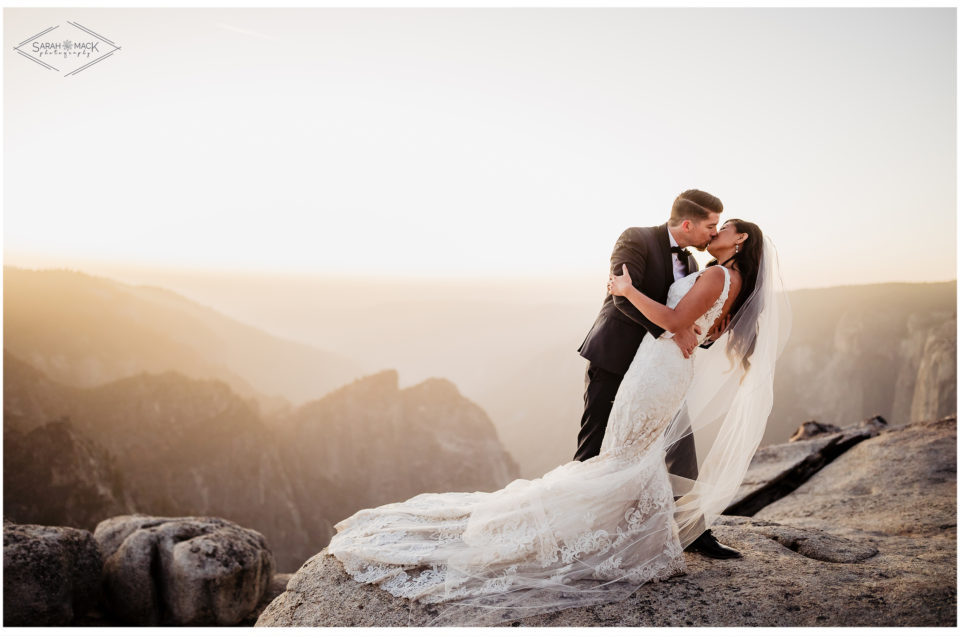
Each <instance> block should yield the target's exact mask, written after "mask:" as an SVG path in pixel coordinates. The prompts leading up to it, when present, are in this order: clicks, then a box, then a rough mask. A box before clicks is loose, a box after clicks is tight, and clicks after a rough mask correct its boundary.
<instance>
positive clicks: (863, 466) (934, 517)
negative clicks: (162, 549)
mask: <svg viewBox="0 0 960 636" xmlns="http://www.w3.org/2000/svg"><path fill="white" fill-rule="evenodd" d="M828 434H832V435H836V434H837V433H832V432H831V433H828ZM843 434H844V433H843V432H841V433H840V435H843ZM872 435H873V437H870V438H866V439H863V440H862V441H860V442H859V443H857V444H856V445H854V446H852V447H850V448H849V449H848V450H847V451H846V452H844V453H843V454H841V455H839V456H838V457H836V458H835V459H833V460H832V461H831V462H830V463H828V464H826V465H825V466H824V467H823V468H821V469H820V470H819V471H818V472H816V473H815V474H813V476H812V477H810V478H809V480H808V481H807V482H806V483H804V484H802V485H800V486H799V487H798V488H796V489H795V490H793V491H792V492H791V493H789V494H787V495H786V496H784V497H783V498H782V499H780V500H778V501H776V502H774V503H771V504H770V505H768V506H766V507H764V508H763V509H762V510H760V511H759V512H758V513H757V514H756V515H755V516H754V517H743V516H724V517H721V518H720V519H719V520H718V521H717V523H715V524H714V526H713V532H714V535H715V536H716V537H717V538H718V539H719V540H720V541H721V542H722V543H725V544H728V545H731V546H733V547H735V548H736V549H738V550H740V551H741V552H742V554H743V558H741V559H733V560H726V561H718V560H713V559H709V558H707V557H704V556H701V555H698V554H689V553H688V554H687V555H686V559H687V570H688V572H687V574H686V575H684V576H679V577H674V578H672V579H669V580H667V581H664V582H661V583H655V584H648V585H644V586H641V587H640V588H638V590H637V591H636V592H635V593H634V594H633V595H631V596H630V597H629V598H628V599H627V600H625V601H623V602H620V603H612V604H608V605H601V606H595V607H588V608H579V609H571V610H565V611H562V612H555V613H552V614H545V615H541V616H534V617H530V618H526V619H523V620H520V621H515V622H514V623H511V624H514V625H525V626H600V625H602V626H648V625H649V626H691V625H696V626H739V625H745V626H754V625H756V626H761V625H762V626H909V625H918V626H949V625H956V577H957V571H956V541H957V536H956V418H955V417H952V418H947V419H945V420H940V421H938V422H930V423H918V424H913V425H909V426H899V427H887V428H883V429H882V430H879V429H878V430H874V431H872ZM434 616H436V609H435V608H431V607H430V606H423V605H420V604H418V603H416V602H411V601H407V600H405V599H398V598H394V597H393V596H391V595H390V594H388V593H387V592H384V591H383V590H381V589H379V588H377V587H375V586H372V585H363V584H359V583H356V582H355V581H354V580H353V579H352V578H351V577H350V576H349V575H347V574H346V573H345V572H344V570H343V568H342V567H341V566H340V563H339V562H338V561H337V560H336V559H335V558H333V557H331V556H329V555H327V553H326V551H325V550H324V551H322V552H320V553H319V554H317V555H315V556H314V557H313V558H311V559H310V560H309V561H307V562H306V563H305V564H304V565H303V567H302V568H301V569H300V571H299V572H297V573H296V574H295V575H294V576H293V577H292V578H291V579H290V582H289V583H288V585H287V589H286V591H285V592H284V593H283V594H281V595H280V596H278V597H277V598H276V599H275V600H274V601H273V602H272V603H271V604H270V605H269V606H268V607H267V609H266V610H264V612H263V614H261V615H260V618H259V620H258V621H257V625H258V626H277V625H304V626H305V625H317V626H351V625H355V626H361V625H366V626H400V625H424V624H427V623H428V622H429V621H430V620H431V619H432V618H433V617H434Z"/></svg>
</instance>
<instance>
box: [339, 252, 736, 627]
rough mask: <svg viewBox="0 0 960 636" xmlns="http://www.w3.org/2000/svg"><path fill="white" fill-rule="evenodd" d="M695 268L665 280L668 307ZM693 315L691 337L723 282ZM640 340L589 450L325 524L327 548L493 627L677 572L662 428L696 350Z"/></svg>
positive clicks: (378, 580) (380, 578) (389, 587)
mask: <svg viewBox="0 0 960 636" xmlns="http://www.w3.org/2000/svg"><path fill="white" fill-rule="evenodd" d="M700 273H701V272H694V273H692V274H690V275H689V276H686V277H684V278H681V279H680V280H678V281H676V282H674V283H673V284H672V285H671V287H670V290H669V294H668V297H667V305H668V306H669V307H675V306H676V305H677V303H678V302H679V301H680V299H681V298H683V296H684V295H685V294H686V293H687V292H688V291H689V290H690V289H691V288H692V287H693V284H694V282H695V281H696V280H697V277H698V276H699V275H700ZM724 275H725V281H724V286H723V292H722V293H721V294H720V297H719V298H718V299H717V300H716V302H715V303H714V304H713V306H712V307H711V308H710V309H709V310H708V311H707V312H706V313H705V314H704V315H703V316H701V317H700V318H699V319H698V320H697V325H698V326H699V327H700V328H701V332H702V335H701V336H700V340H701V341H702V340H703V339H705V338H706V334H707V331H708V330H709V328H710V326H711V325H712V324H713V323H714V321H715V320H716V319H717V317H719V315H720V313H721V310H722V308H723V304H724V302H725V301H726V299H727V295H728V292H729V289H730V273H729V271H728V270H726V269H725V268H724ZM695 355H696V353H694V355H692V356H691V357H690V358H684V357H683V354H682V353H681V351H680V349H679V347H677V346H676V344H674V343H673V342H672V340H670V339H669V338H654V337H653V336H651V335H649V334H648V335H647V336H645V337H644V339H643V341H642V342H641V344H640V348H639V349H638V350H637V353H636V356H635V357H634V359H633V362H632V363H631V364H630V368H629V370H628V371H627V373H626V375H625V376H624V378H623V382H622V383H621V384H620V388H619V390H618V392H617V396H616V399H615V400H614V404H613V409H612V411H611V413H610V419H609V422H608V424H607V429H606V433H605V435H604V440H603V445H602V447H601V451H600V454H599V455H598V456H597V457H594V458H591V459H589V460H587V461H584V462H579V461H571V462H569V463H566V464H563V465H561V466H558V467H557V468H555V469H553V470H551V471H550V472H548V473H547V474H545V475H544V476H543V477H540V478H538V479H533V480H525V479H517V480H515V481H513V482H511V483H510V484H508V485H507V486H506V487H504V488H502V489H501V490H498V491H496V492H492V493H484V492H472V493H465V492H452V493H440V494H438V493H425V494H421V495H417V496H416V497H413V498H412V499H409V500H407V501H404V502H401V503H393V504H387V505H385V506H380V507H378V508H373V509H367V510H361V511H359V512H357V513H356V514H354V515H353V516H351V517H350V518H348V519H345V520H343V521H341V522H340V523H338V524H337V525H336V529H337V534H336V535H335V536H334V537H333V539H331V541H330V545H329V547H328V552H329V553H330V554H332V555H333V556H335V557H336V558H337V559H339V560H340V561H341V562H342V563H343V566H344V569H345V570H346V571H347V572H348V573H349V574H350V575H351V576H352V577H353V578H354V579H356V580H357V581H360V582H364V583H373V584H376V585H379V586H380V587H381V588H383V589H384V590H386V591H388V592H390V593H391V594H393V595H394V596H399V597H405V598H409V599H417V600H419V601H421V602H426V603H439V602H448V603H446V604H445V605H444V606H442V607H440V608H438V609H441V610H444V614H442V615H441V616H445V617H446V618H447V620H449V621H450V622H457V623H461V624H464V623H484V622H487V623H490V622H500V621H504V620H510V619H512V618H517V617H520V616H525V615H530V614H536V613H541V612H545V611H552V610H557V609H562V608H565V607H575V606H583V605H592V604H595V603H600V602H607V601H611V600H619V599H621V598H624V597H625V596H627V595H629V594H630V593H631V592H632V591H633V590H634V589H635V588H636V587H637V585H639V584H642V583H645V582H648V581H655V580H662V579H665V578H668V577H670V576H673V575H676V574H679V573H682V572H684V567H685V566H684V559H683V548H682V546H681V543H680V540H679V538H678V535H677V526H676V523H675V522H674V518H673V514H674V500H673V490H672V488H671V483H670V480H669V478H668V474H667V469H666V465H665V462H664V441H663V435H662V434H663V432H664V430H665V428H666V427H667V426H668V424H670V422H671V420H672V419H673V417H674V416H675V414H676V413H677V410H678V408H679V407H680V405H681V403H682V401H683V398H684V395H685V393H686V391H687V389H688V387H689V386H690V383H691V381H692V379H693V372H694V358H695Z"/></svg>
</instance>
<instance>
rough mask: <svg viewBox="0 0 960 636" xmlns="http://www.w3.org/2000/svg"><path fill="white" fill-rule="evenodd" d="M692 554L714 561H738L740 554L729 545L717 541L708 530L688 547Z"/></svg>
mask: <svg viewBox="0 0 960 636" xmlns="http://www.w3.org/2000/svg"><path fill="white" fill-rule="evenodd" d="M687 550H688V551H690V552H699V553H700V554H703V555H705V556H708V557H710V558H712V559H738V558H740V553H739V552H737V551H736V550H734V549H733V548H731V547H730V546H728V545H723V544H722V543H720V542H719V541H717V539H716V537H714V536H713V533H712V532H710V531H709V530H707V531H706V532H704V533H703V534H701V535H700V536H699V537H697V538H696V539H694V540H693V543H691V544H690V545H688V546H687Z"/></svg>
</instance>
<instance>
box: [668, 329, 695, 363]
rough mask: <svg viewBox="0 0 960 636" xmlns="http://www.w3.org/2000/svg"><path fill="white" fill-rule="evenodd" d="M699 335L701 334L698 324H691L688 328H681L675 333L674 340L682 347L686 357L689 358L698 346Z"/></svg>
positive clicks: (681, 349)
mask: <svg viewBox="0 0 960 636" xmlns="http://www.w3.org/2000/svg"><path fill="white" fill-rule="evenodd" d="M698 335H700V327H698V326H697V325H690V326H689V327H687V328H686V329H681V330H680V331H678V332H677V333H675V334H673V341H674V342H675V343H676V345H677V346H678V347H680V351H682V352H683V357H684V358H689V357H690V354H692V353H693V350H694V349H696V348H697V336H698Z"/></svg>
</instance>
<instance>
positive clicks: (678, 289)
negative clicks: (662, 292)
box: [666, 265, 730, 344]
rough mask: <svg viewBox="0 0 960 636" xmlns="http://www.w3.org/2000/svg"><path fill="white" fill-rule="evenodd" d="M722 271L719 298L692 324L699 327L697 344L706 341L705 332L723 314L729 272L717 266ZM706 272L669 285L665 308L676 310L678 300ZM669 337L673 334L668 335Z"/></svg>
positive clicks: (690, 275)
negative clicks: (721, 289)
mask: <svg viewBox="0 0 960 636" xmlns="http://www.w3.org/2000/svg"><path fill="white" fill-rule="evenodd" d="M718 267H721V268H722V269H723V291H722V292H720V297H719V298H717V300H716V302H714V303H713V305H712V306H711V307H710V309H708V310H707V312H706V313H705V314H703V315H702V316H700V318H698V319H697V321H696V322H695V323H694V324H695V325H697V326H698V327H700V336H699V338H698V344H703V341H704V340H706V339H707V332H708V331H709V330H710V327H712V326H713V323H715V322H716V321H717V318H719V317H720V314H721V313H723V304H724V303H725V302H727V296H728V295H729V293H730V270H728V269H727V268H726V267H723V266H722V265H721V266H718ZM705 271H707V270H705V269H702V270H699V271H696V272H693V273H692V274H689V275H688V276H684V277H683V278H681V279H679V280H677V281H674V283H673V284H672V285H670V290H669V291H668V292H667V307H670V308H671V309H674V308H676V306H677V305H678V304H679V303H680V300H681V299H682V298H683V297H684V296H686V295H687V292H689V291H690V290H691V289H693V284H694V283H695V282H697V279H698V278H700V274H702V273H703V272H705ZM666 333H670V332H666ZM670 335H671V336H672V335H673V334H670Z"/></svg>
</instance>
